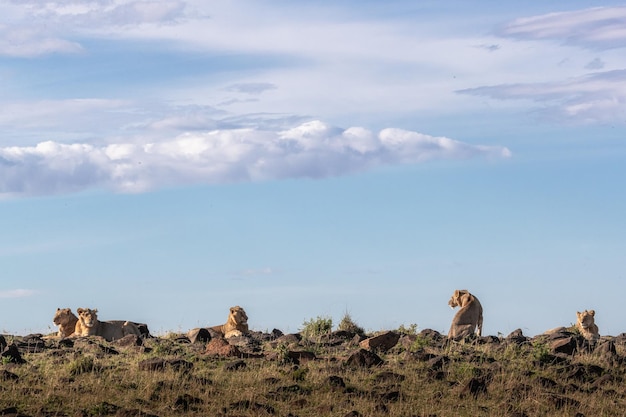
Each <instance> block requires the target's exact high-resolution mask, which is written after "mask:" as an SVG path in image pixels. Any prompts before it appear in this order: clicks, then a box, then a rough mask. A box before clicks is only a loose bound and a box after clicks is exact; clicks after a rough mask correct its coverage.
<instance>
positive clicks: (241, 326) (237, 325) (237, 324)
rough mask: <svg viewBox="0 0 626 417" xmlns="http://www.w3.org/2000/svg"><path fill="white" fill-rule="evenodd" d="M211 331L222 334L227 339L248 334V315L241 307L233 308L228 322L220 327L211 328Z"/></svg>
mask: <svg viewBox="0 0 626 417" xmlns="http://www.w3.org/2000/svg"><path fill="white" fill-rule="evenodd" d="M210 329H211V330H213V331H215V332H217V333H220V334H221V335H223V336H224V337H225V338H229V337H235V336H242V335H244V334H248V332H249V330H248V315H247V314H246V312H245V311H244V309H243V308H241V307H239V306H235V307H231V308H230V313H229V314H228V320H226V323H225V324H222V325H220V326H213V327H210Z"/></svg>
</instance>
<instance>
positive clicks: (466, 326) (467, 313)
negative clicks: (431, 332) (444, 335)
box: [448, 290, 483, 340]
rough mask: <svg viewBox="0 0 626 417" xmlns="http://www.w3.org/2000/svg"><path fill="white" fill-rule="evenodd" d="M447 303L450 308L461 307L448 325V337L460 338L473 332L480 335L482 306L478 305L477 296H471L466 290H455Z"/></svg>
mask: <svg viewBox="0 0 626 417" xmlns="http://www.w3.org/2000/svg"><path fill="white" fill-rule="evenodd" d="M448 305H449V306H450V307H451V308H453V309H454V308H455V307H460V308H461V309H460V310H459V311H458V312H457V313H456V314H455V316H454V318H453V319H452V325H451V326H450V332H449V333H448V338H449V339H453V340H461V339H463V338H466V337H468V336H470V335H472V334H473V333H474V331H475V330H476V335H477V336H480V335H481V333H482V331H483V307H482V306H481V305H480V301H478V298H476V297H475V296H473V295H472V294H470V293H469V291H467V290H456V291H454V294H452V297H451V298H450V301H448Z"/></svg>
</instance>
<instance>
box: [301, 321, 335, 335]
mask: <svg viewBox="0 0 626 417" xmlns="http://www.w3.org/2000/svg"><path fill="white" fill-rule="evenodd" d="M332 329H333V319H332V318H330V317H320V316H317V318H316V319H310V320H308V321H306V320H305V321H304V323H302V329H301V330H300V333H301V334H302V336H304V337H306V338H310V337H319V336H322V335H325V334H328V333H330V332H331V331H332Z"/></svg>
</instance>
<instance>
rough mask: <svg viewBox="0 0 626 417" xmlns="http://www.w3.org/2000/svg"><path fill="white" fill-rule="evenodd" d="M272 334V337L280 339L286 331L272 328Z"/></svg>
mask: <svg viewBox="0 0 626 417" xmlns="http://www.w3.org/2000/svg"><path fill="white" fill-rule="evenodd" d="M270 335H271V336H272V339H278V338H279V337H281V336H283V335H284V333H283V332H281V331H280V330H278V329H272V333H270Z"/></svg>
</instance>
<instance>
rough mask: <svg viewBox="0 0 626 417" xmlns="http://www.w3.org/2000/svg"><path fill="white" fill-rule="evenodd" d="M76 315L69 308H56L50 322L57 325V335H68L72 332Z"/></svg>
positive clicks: (76, 318) (76, 319)
mask: <svg viewBox="0 0 626 417" xmlns="http://www.w3.org/2000/svg"><path fill="white" fill-rule="evenodd" d="M77 321H78V317H76V316H75V315H74V313H72V310H71V309H69V308H57V312H56V313H55V314H54V318H53V319H52V322H53V323H54V324H55V325H57V326H59V333H58V334H57V336H59V337H69V336H71V335H73V334H74V329H75V328H76V322H77Z"/></svg>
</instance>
